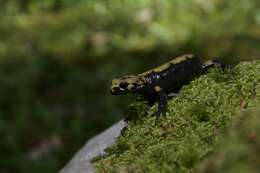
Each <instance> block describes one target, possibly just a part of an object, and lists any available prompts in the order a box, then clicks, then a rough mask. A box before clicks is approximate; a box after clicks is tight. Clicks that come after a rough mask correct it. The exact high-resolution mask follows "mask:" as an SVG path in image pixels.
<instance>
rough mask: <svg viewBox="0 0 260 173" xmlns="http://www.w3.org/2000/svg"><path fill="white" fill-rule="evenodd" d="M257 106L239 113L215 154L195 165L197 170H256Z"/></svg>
mask: <svg viewBox="0 0 260 173" xmlns="http://www.w3.org/2000/svg"><path fill="white" fill-rule="evenodd" d="M259 115H260V109H259V108H258V109H251V110H247V111H243V112H241V113H239V114H238V116H236V117H235V118H234V120H233V122H234V123H233V125H232V127H231V128H230V129H229V130H228V133H227V134H225V135H223V138H222V139H221V140H220V141H219V147H218V148H217V151H216V152H215V154H214V155H212V156H211V157H209V158H207V159H206V160H205V161H203V162H202V163H200V164H199V165H198V166H197V170H196V172H200V173H217V172H221V173H256V172H259V169H260V166H259V165H260V159H259V155H260V126H259V124H260V116H259Z"/></svg>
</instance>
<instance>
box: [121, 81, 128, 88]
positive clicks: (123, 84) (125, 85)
mask: <svg viewBox="0 0 260 173" xmlns="http://www.w3.org/2000/svg"><path fill="white" fill-rule="evenodd" d="M119 87H120V88H122V89H126V88H127V87H128V83H126V82H122V83H120V85H119Z"/></svg>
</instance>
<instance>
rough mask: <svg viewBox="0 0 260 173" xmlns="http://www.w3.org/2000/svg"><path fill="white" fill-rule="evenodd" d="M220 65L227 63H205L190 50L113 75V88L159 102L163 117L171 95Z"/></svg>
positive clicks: (112, 90) (159, 113)
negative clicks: (135, 70)
mask: <svg viewBox="0 0 260 173" xmlns="http://www.w3.org/2000/svg"><path fill="white" fill-rule="evenodd" d="M216 65H217V66H219V67H220V68H226V67H227V65H225V64H223V63H220V62H219V61H217V60H209V61H206V62H204V63H202V62H201V60H200V58H199V57H197V56H195V55H192V54H186V55H182V56H179V57H177V58H174V59H172V60H171V61H169V62H167V63H165V64H163V65H161V66H159V67H156V68H153V69H151V70H149V71H146V72H144V73H141V74H137V75H126V76H123V77H121V78H117V79H113V80H112V81H111V88H110V91H111V93H112V94H113V95H121V94H126V93H136V94H140V95H142V96H143V98H144V99H145V100H147V101H148V103H150V104H154V103H155V102H158V111H157V112H156V113H155V115H156V116H157V117H159V116H160V115H161V114H165V112H166V107H167V99H168V97H169V95H177V93H178V92H179V90H180V89H181V88H182V86H183V85H186V84H188V83H189V82H190V81H192V80H193V79H194V78H195V77H198V76H199V75H202V74H205V73H206V72H207V71H208V69H210V68H212V67H214V66H216Z"/></svg>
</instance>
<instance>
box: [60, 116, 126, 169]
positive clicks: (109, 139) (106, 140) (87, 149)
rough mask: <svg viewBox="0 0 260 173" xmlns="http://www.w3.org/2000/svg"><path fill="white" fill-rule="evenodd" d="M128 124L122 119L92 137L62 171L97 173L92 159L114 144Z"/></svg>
mask: <svg viewBox="0 0 260 173" xmlns="http://www.w3.org/2000/svg"><path fill="white" fill-rule="evenodd" d="M126 126H127V124H126V122H125V121H123V120H121V121H119V122H118V123H116V124H114V125H113V126H111V127H110V128H108V129H107V130H105V131H104V132H102V133H100V134H99V135H97V136H95V137H94V138H92V139H90V140H89V141H88V142H87V143H86V144H85V145H84V146H83V147H82V149H80V150H79V151H78V153H77V154H76V155H75V156H74V157H73V158H72V160H71V161H70V162H69V163H68V164H67V165H66V166H65V167H64V168H63V169H62V170H61V171H60V173H95V169H94V166H93V164H92V163H91V160H92V159H93V158H94V157H96V156H98V155H100V154H102V153H104V149H105V148H107V147H109V146H111V145H113V144H114V143H115V141H116V138H117V137H118V136H119V135H120V132H121V130H122V129H123V128H124V127H126Z"/></svg>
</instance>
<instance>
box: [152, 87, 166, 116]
mask: <svg viewBox="0 0 260 173" xmlns="http://www.w3.org/2000/svg"><path fill="white" fill-rule="evenodd" d="M154 90H155V91H156V92H157V93H158V96H159V100H158V111H157V112H156V113H155V115H156V117H157V118H159V117H160V116H161V114H163V115H164V114H165V113H166V107H167V94H166V93H165V92H164V91H163V89H162V88H161V87H159V86H155V87H154Z"/></svg>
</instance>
